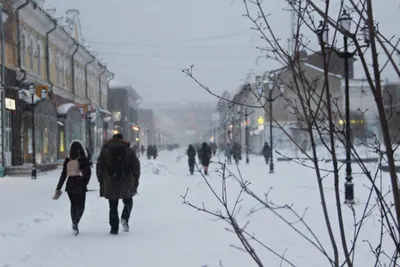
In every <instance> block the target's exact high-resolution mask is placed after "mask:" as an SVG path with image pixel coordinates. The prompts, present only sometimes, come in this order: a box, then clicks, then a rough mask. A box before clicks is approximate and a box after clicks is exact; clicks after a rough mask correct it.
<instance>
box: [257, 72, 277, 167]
mask: <svg viewBox="0 0 400 267" xmlns="http://www.w3.org/2000/svg"><path fill="white" fill-rule="evenodd" d="M263 85H264V86H258V88H257V90H258V95H259V96H260V99H261V97H262V96H263V95H264V88H265V87H266V88H268V91H269V93H268V98H265V100H266V102H269V142H270V144H269V147H270V160H269V173H274V171H275V170H274V157H273V155H274V154H273V151H274V143H273V141H274V138H273V125H272V124H273V119H272V118H273V109H272V104H273V102H274V101H275V100H276V99H277V98H278V97H281V96H282V95H283V89H282V87H279V90H280V94H279V95H277V96H276V97H272V92H273V90H274V89H275V85H276V78H275V75H272V76H270V77H269V78H268V79H266V80H264V81H263Z"/></svg>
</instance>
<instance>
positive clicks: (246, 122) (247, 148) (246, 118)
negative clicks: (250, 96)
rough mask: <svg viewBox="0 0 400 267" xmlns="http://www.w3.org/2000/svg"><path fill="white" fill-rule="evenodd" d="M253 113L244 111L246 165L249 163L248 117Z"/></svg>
mask: <svg viewBox="0 0 400 267" xmlns="http://www.w3.org/2000/svg"><path fill="white" fill-rule="evenodd" d="M253 113H254V110H253V111H252V112H250V113H248V111H247V108H245V110H244V119H245V126H246V127H245V138H246V164H249V163H250V157H249V121H248V117H249V116H250V115H251V114H253Z"/></svg>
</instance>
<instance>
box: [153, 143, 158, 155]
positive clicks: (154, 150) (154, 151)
mask: <svg viewBox="0 0 400 267" xmlns="http://www.w3.org/2000/svg"><path fill="white" fill-rule="evenodd" d="M153 157H158V149H157V146H156V145H154V146H153Z"/></svg>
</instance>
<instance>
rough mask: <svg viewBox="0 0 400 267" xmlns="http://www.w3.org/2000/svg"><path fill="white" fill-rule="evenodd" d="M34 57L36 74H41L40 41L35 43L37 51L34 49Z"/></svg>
mask: <svg viewBox="0 0 400 267" xmlns="http://www.w3.org/2000/svg"><path fill="white" fill-rule="evenodd" d="M36 56H37V59H36V60H37V74H39V75H41V74H42V64H41V62H42V44H41V41H40V40H38V42H37V49H36Z"/></svg>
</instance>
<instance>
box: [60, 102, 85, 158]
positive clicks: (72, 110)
mask: <svg viewBox="0 0 400 267" xmlns="http://www.w3.org/2000/svg"><path fill="white" fill-rule="evenodd" d="M57 115H58V119H59V127H58V128H59V145H58V157H59V159H64V158H65V157H66V156H67V155H68V153H69V151H68V146H69V144H70V143H71V141H72V140H76V139H78V140H84V138H83V132H82V127H83V120H82V116H81V113H80V111H79V108H78V106H77V105H75V104H74V103H65V104H61V105H60V106H58V107H57Z"/></svg>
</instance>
